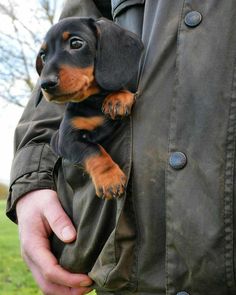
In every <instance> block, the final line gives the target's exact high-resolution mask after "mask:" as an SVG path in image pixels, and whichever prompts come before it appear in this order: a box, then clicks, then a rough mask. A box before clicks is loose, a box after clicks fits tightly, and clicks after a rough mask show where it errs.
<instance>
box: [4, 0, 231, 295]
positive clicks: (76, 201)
mask: <svg viewBox="0 0 236 295" xmlns="http://www.w3.org/2000/svg"><path fill="white" fill-rule="evenodd" d="M108 2H109V1H92V0H69V1H68V2H67V4H66V5H65V9H64V12H63V13H62V17H66V16H71V15H77V16H92V17H100V16H101V15H105V16H106V17H108V18H111V15H110V13H109V11H110V10H109V9H110V5H109V3H108ZM111 11H112V13H111V14H112V17H113V19H114V21H116V22H117V23H119V24H120V25H121V26H123V27H125V28H127V29H129V30H131V31H133V32H135V33H136V34H138V35H139V36H142V40H143V43H144V46H145V54H144V57H143V63H142V67H141V70H140V74H139V83H138V85H139V86H138V93H139V95H138V98H137V101H136V104H135V107H134V109H133V113H132V118H131V120H130V121H128V122H125V124H123V125H122V127H121V128H120V129H119V130H118V131H117V134H115V136H114V139H113V141H112V144H111V145H110V146H108V149H109V151H110V152H111V154H112V157H115V158H116V160H117V161H118V163H119V164H120V165H121V166H122V168H123V169H124V170H125V171H126V173H127V174H128V176H129V183H128V188H127V193H126V196H125V197H124V198H121V199H120V200H119V201H118V202H115V201H114V202H113V201H111V202H107V201H105V202H104V201H102V200H99V199H98V198H95V196H94V190H93V188H92V186H91V183H90V180H89V179H88V177H87V176H86V175H84V174H83V173H81V171H79V170H78V169H77V168H76V167H72V166H71V165H70V164H69V163H68V162H66V161H61V160H60V159H59V160H58V159H57V158H56V156H55V155H54V154H53V153H52V151H51V149H50V147H49V145H48V144H49V141H50V137H51V135H52V134H53V132H54V131H55V130H56V129H57V128H58V125H59V122H60V119H61V116H62V113H63V107H59V106H55V105H52V104H48V103H46V102H45V101H44V102H41V103H40V105H39V106H38V107H37V108H35V101H34V100H35V97H36V96H37V93H36V92H37V89H36V90H35V93H33V95H32V98H31V100H30V102H29V104H28V106H27V108H26V110H25V113H24V114H23V117H22V119H21V122H20V123H19V125H18V127H17V130H16V148H17V152H16V156H15V159H14V163H13V168H12V185H11V191H10V197H9V202H8V208H7V210H8V211H7V212H8V216H9V217H10V218H11V219H13V220H16V218H18V223H19V230H20V239H21V247H22V253H23V257H24V259H25V260H26V262H27V264H28V265H29V267H30V269H31V271H32V273H33V275H34V277H35V279H36V281H37V282H38V284H39V286H40V288H41V289H42V290H43V291H44V293H45V294H84V293H85V292H87V291H88V290H89V286H90V285H91V284H92V280H93V281H94V282H95V285H94V287H95V288H96V289H97V292H98V294H119V295H121V294H122V295H126V294H127V295H128V294H139V295H148V294H157V295H164V294H166V295H174V294H178V295H187V294H190V295H199V294H201V295H205V294H208V295H226V294H235V292H236V276H235V272H236V263H235V261H236V238H235V235H234V229H235V226H236V218H235V212H236V206H235V204H236V201H235V195H234V183H235V174H234V171H235V168H234V165H235V122H236V121H235V119H236V117H235V116H236V87H235V84H236V78H235V77H236V74H235V59H236V31H235V29H234V28H235V27H236V6H235V1H233V0H228V1H216V0H209V1H195V0H179V1H171V0H158V1H155V0H146V1H145V0H126V1H124V0H112V1H111ZM134 82H135V81H134ZM131 164H132V165H131ZM53 179H54V181H53ZM56 191H57V193H56ZM58 197H59V199H60V202H61V204H62V206H63V209H62V206H61V204H60V203H59V201H58ZM15 208H16V210H15ZM64 210H65V211H64ZM72 222H73V223H72ZM52 232H53V233H55V235H53V236H52V237H51V233H52ZM49 237H50V241H51V245H52V251H53V253H54V255H55V256H56V257H57V259H58V260H56V258H55V256H54V255H53V254H52V253H51V250H50V249H51V248H50V246H49V245H50V243H49ZM60 240H61V241H62V242H60ZM57 261H59V263H60V265H61V266H59V265H58V262H57ZM63 268H64V269H63ZM65 269H68V270H70V271H71V272H77V270H78V269H82V270H83V271H82V272H83V273H86V274H87V273H88V276H87V275H85V274H74V273H70V272H68V271H66V270H65Z"/></svg>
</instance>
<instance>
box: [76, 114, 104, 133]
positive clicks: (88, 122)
mask: <svg viewBox="0 0 236 295" xmlns="http://www.w3.org/2000/svg"><path fill="white" fill-rule="evenodd" d="M103 123H104V117H102V116H94V117H74V118H73V119H72V120H71V124H72V126H73V127H74V128H76V129H80V130H89V131H92V130H94V129H96V128H97V127H99V126H101V125H102V124H103Z"/></svg>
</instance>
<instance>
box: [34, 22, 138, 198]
mask: <svg viewBox="0 0 236 295" xmlns="http://www.w3.org/2000/svg"><path fill="white" fill-rule="evenodd" d="M142 50H143V45H142V42H141V41H140V40H139V39H138V37H137V36H136V35H135V34H133V33H131V32H129V31H127V30H124V29H122V28H121V27H119V26H118V25H116V24H115V23H113V22H111V21H108V20H106V19H99V20H94V19H91V18H76V17H71V18H66V19H64V20H61V21H60V22H59V23H57V24H56V25H54V26H52V28H51V29H50V30H49V32H48V33H47V35H46V37H45V41H44V43H43V45H42V47H41V49H40V51H39V54H38V57H37V61H36V69H37V72H38V74H39V75H40V86H41V90H42V94H43V96H44V97H45V99H46V100H47V101H50V102H55V103H67V106H66V111H65V114H64V117H63V120H62V122H61V125H60V128H59V130H58V131H57V132H56V134H55V135H54V136H53V138H52V141H51V145H52V148H53V150H54V151H55V153H57V154H58V155H59V156H61V157H64V158H65V159H67V160H69V161H70V162H72V163H73V164H75V165H83V167H84V169H85V170H86V171H87V173H88V174H89V175H90V176H91V178H92V181H93V183H94V186H95V189H96V194H97V195H98V196H99V197H103V198H105V199H111V198H113V197H120V196H121V195H122V194H123V193H124V189H125V185H126V176H125V174H124V172H123V171H122V170H121V169H120V167H119V166H118V165H117V164H116V163H115V162H114V161H113V160H112V158H111V157H110V155H109V154H108V153H107V152H106V151H105V149H104V148H103V147H102V146H101V144H100V143H101V142H102V141H103V140H104V138H107V137H109V135H111V134H112V133H114V130H115V129H116V128H117V125H118V124H119V120H115V119H119V118H122V117H124V116H128V115H129V114H130V112H131V108H132V105H133V103H134V100H135V96H134V94H133V93H131V92H130V91H128V90H127V89H126V88H125V85H126V84H127V83H128V82H129V81H130V80H131V79H132V78H134V77H135V75H137V72H138V68H139V61H140V57H141V53H142ZM41 97H42V95H41ZM41 97H39V100H38V102H37V103H39V101H40V100H41Z"/></svg>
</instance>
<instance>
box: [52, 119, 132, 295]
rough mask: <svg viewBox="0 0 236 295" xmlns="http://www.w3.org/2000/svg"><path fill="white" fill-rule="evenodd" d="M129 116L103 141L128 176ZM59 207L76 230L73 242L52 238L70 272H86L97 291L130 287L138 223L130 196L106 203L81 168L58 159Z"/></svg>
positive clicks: (56, 249) (63, 263)
mask: <svg viewBox="0 0 236 295" xmlns="http://www.w3.org/2000/svg"><path fill="white" fill-rule="evenodd" d="M131 133H132V132H131V120H130V119H129V118H128V119H127V120H124V122H122V124H121V126H120V128H118V129H117V130H116V132H115V134H114V135H113V137H112V138H111V137H110V138H109V140H107V142H104V143H103V144H102V145H103V147H104V148H105V149H106V150H107V151H108V153H109V154H110V155H111V157H112V158H113V160H114V161H115V162H116V163H118V164H119V166H120V167H121V169H122V170H123V171H124V172H125V174H126V175H127V178H128V179H129V176H130V170H131V161H132V159H131V151H132V138H131ZM54 174H55V175H54V177H55V181H56V184H57V191H58V195H59V198H60V201H61V203H62V206H63V208H64V209H65V211H66V212H67V214H68V215H69V217H70V218H71V219H72V221H73V223H74V225H75V227H76V228H77V238H76V240H75V241H74V242H73V243H70V244H63V243H62V242H60V241H59V240H58V239H57V237H56V236H53V237H52V243H51V245H52V250H53V252H54V254H55V256H56V257H57V259H58V261H59V263H60V264H61V265H62V266H63V267H64V268H66V269H68V270H69V271H71V272H76V273H89V275H90V277H91V278H92V279H93V280H94V282H95V287H96V289H98V290H106V291H110V290H114V289H116V290H117V289H118V290H121V289H122V288H126V289H127V288H128V289H132V288H133V285H132V281H133V267H134V261H135V247H136V242H135V240H136V238H135V236H136V225H135V219H134V214H133V209H132V208H133V206H132V198H131V194H129V193H128V192H127V190H126V194H125V195H124V196H123V197H121V198H119V199H114V200H110V201H105V200H102V199H99V198H98V197H97V196H96V194H95V189H94V186H93V183H92V181H91V179H90V178H89V176H88V175H87V174H85V173H84V171H83V169H82V167H75V166H73V165H72V164H70V163H69V162H68V161H66V160H62V163H61V165H59V166H58V169H55V173H54Z"/></svg>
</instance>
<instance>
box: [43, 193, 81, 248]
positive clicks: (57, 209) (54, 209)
mask: <svg viewBox="0 0 236 295" xmlns="http://www.w3.org/2000/svg"><path fill="white" fill-rule="evenodd" d="M44 217H45V218H46V220H47V222H48V223H49V226H50V228H51V229H52V231H53V232H54V233H55V234H56V236H57V237H58V238H59V239H60V240H61V241H63V242H65V243H70V242H72V241H74V240H75V238H76V230H75V228H74V226H73V224H72V222H71V220H70V218H69V217H68V216H67V214H66V213H65V211H64V209H63V208H62V206H61V204H60V202H59V200H58V198H57V196H56V198H51V199H50V206H46V208H45V209H44Z"/></svg>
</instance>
